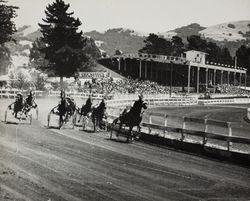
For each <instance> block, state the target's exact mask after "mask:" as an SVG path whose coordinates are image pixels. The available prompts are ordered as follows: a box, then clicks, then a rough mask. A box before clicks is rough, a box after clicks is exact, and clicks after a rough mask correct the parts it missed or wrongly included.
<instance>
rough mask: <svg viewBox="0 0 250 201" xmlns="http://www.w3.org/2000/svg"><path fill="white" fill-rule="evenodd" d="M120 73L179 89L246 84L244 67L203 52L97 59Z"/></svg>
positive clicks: (194, 89) (206, 88)
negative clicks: (211, 58) (176, 55)
mask: <svg viewBox="0 0 250 201" xmlns="http://www.w3.org/2000/svg"><path fill="white" fill-rule="evenodd" d="M99 63H100V64H102V65H104V66H106V67H108V68H110V69H111V70H114V71H116V72H118V73H120V74H122V75H125V76H131V77H133V78H139V79H141V80H150V81H154V82H157V83H159V84H161V85H165V86H173V87H175V89H179V91H186V92H188V93H190V92H196V93H200V92H204V91H207V90H208V89H209V88H210V89H212V91H213V92H215V91H216V88H217V87H218V85H227V86H228V87H229V86H239V87H242V86H244V87H246V83H247V69H246V68H244V67H239V66H237V65H235V66H231V65H228V64H220V63H214V62H209V61H207V60H206V53H204V52H200V51H194V50H191V51H187V52H185V55H183V56H182V57H175V56H166V55H153V54H144V53H138V54H122V55H114V56H113V57H109V58H101V59H99Z"/></svg>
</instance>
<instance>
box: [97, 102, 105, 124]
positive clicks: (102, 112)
mask: <svg viewBox="0 0 250 201" xmlns="http://www.w3.org/2000/svg"><path fill="white" fill-rule="evenodd" d="M97 111H98V119H99V128H100V129H102V120H103V118H104V115H105V112H106V103H105V98H103V99H102V101H101V103H100V104H99V106H98V107H97Z"/></svg>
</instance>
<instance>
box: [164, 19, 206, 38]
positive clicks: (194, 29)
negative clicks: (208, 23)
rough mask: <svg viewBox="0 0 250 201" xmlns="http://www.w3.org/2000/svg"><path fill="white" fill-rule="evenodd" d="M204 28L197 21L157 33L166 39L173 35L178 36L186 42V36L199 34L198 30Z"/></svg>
mask: <svg viewBox="0 0 250 201" xmlns="http://www.w3.org/2000/svg"><path fill="white" fill-rule="evenodd" d="M204 29H206V27H203V26H200V25H199V24H197V23H193V24H190V25H187V26H183V27H180V28H177V29H174V30H171V31H166V32H162V33H159V35H161V36H163V37H164V38H166V39H171V38H172V37H173V36H179V37H181V38H182V40H183V41H184V42H187V37H188V36H191V35H199V32H200V31H202V30H204Z"/></svg>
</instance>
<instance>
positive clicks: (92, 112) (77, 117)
mask: <svg viewBox="0 0 250 201" xmlns="http://www.w3.org/2000/svg"><path fill="white" fill-rule="evenodd" d="M90 104H91V103H90ZM103 104H105V103H104V101H102V103H101V104H100V105H99V106H94V107H92V105H88V106H87V105H83V106H82V107H77V106H76V103H75V102H74V99H73V98H70V97H66V98H65V99H64V98H63V99H61V101H60V102H59V104H58V105H57V106H55V107H54V108H52V110H51V111H50V113H52V114H56V115H58V116H59V129H60V128H61V127H62V126H63V124H67V123H68V122H69V121H71V123H72V124H73V127H74V125H76V124H77V123H78V122H80V121H82V126H83V129H85V127H86V125H87V124H88V122H89V120H90V119H91V120H92V123H93V127H94V131H96V130H97V128H100V129H103V128H104V127H105V125H103V122H104V121H105V118H106V107H105V105H104V106H103ZM49 115H50V114H49ZM49 119H50V118H49ZM49 119H48V121H49ZM48 123H49V122H48Z"/></svg>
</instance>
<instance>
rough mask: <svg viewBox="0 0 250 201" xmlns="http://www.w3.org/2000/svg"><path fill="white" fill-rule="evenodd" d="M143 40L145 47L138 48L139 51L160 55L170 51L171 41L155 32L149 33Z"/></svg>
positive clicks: (167, 53)
mask: <svg viewBox="0 0 250 201" xmlns="http://www.w3.org/2000/svg"><path fill="white" fill-rule="evenodd" d="M144 42H145V43H146V44H145V47H143V48H142V49H140V50H139V52H141V53H147V54H162V55H170V53H171V42H170V41H167V40H166V39H164V38H161V37H159V36H158V35H156V34H152V33H151V34H149V36H148V37H147V38H146V39H145V40H144Z"/></svg>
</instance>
